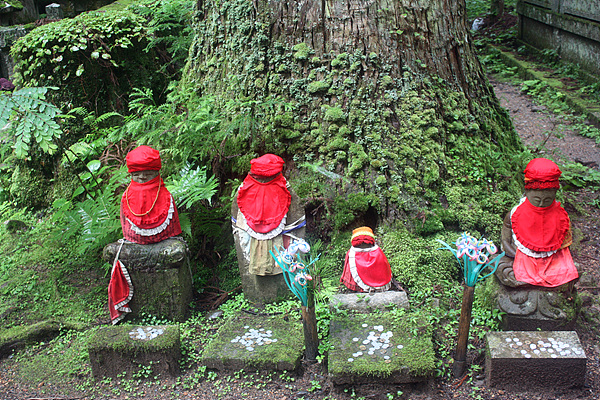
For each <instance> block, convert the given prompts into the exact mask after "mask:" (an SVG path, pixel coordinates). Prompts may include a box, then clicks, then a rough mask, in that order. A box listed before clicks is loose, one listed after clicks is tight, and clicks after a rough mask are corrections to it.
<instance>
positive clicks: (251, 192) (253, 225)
mask: <svg viewBox="0 0 600 400" xmlns="http://www.w3.org/2000/svg"><path fill="white" fill-rule="evenodd" d="M250 165H251V166H250V173H249V174H248V175H247V176H246V178H245V179H244V182H243V183H242V185H241V186H240V187H239V189H238V190H237V195H236V200H235V201H234V202H233V204H232V207H231V224H232V229H233V237H234V241H235V246H236V251H237V257H238V264H239V268H240V275H241V278H242V287H243V290H244V294H245V295H246V297H248V298H249V299H251V300H252V301H258V302H268V301H274V300H276V299H277V298H278V297H284V296H288V295H289V290H288V288H287V286H286V285H285V281H284V278H283V275H282V270H281V267H279V265H277V263H276V262H275V260H274V259H273V257H271V255H270V254H269V251H270V250H273V248H274V246H278V248H280V247H281V246H283V247H284V248H287V247H288V246H289V245H290V241H291V240H292V239H295V238H302V237H304V231H305V225H306V221H305V215H304V209H303V208H302V207H301V206H300V204H299V203H300V202H299V199H298V196H297V195H296V194H295V193H294V191H293V190H292V189H291V188H290V187H289V184H288V182H287V180H286V179H285V177H284V176H283V174H282V171H283V166H284V161H283V159H282V158H281V157H279V156H276V155H274V154H265V155H263V156H262V157H259V158H255V159H253V160H252V161H251V162H250Z"/></svg>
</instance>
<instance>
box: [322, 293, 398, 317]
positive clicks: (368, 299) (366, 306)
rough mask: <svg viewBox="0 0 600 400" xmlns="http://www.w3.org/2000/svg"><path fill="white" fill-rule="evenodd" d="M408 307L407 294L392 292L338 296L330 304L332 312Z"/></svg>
mask: <svg viewBox="0 0 600 400" xmlns="http://www.w3.org/2000/svg"><path fill="white" fill-rule="evenodd" d="M408 306H409V304H408V296H407V295H406V292H398V291H392V290H389V291H387V292H378V293H348V294H336V295H334V296H332V298H331V300H330V302H329V308H330V309H331V310H332V311H333V310H335V309H338V310H354V311H358V312H369V311H374V310H380V311H385V310H386V309H387V308H388V307H400V308H408Z"/></svg>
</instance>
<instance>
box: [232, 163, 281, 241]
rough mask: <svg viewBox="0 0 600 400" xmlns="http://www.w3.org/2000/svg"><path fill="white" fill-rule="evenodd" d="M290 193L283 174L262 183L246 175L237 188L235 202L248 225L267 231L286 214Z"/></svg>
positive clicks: (279, 222)
mask: <svg viewBox="0 0 600 400" xmlns="http://www.w3.org/2000/svg"><path fill="white" fill-rule="evenodd" d="M291 202H292V195H291V194H290V191H289V190H288V188H287V182H286V180H285V178H284V177H283V175H281V174H279V175H277V177H275V178H274V179H273V180H271V181H269V182H266V183H263V182H259V181H257V180H256V179H254V178H253V177H252V176H251V175H250V174H248V176H246V179H244V182H243V183H242V186H241V187H240V189H239V190H238V196H237V204H238V207H239V209H240V211H241V212H242V214H244V217H245V218H246V222H247V223H248V226H249V227H250V228H251V229H252V230H253V231H255V232H258V233H267V232H271V231H272V230H273V229H275V228H277V227H278V226H279V225H280V224H281V221H282V220H283V218H284V217H285V216H286V214H287V212H288V210H289V208H290V204H291Z"/></svg>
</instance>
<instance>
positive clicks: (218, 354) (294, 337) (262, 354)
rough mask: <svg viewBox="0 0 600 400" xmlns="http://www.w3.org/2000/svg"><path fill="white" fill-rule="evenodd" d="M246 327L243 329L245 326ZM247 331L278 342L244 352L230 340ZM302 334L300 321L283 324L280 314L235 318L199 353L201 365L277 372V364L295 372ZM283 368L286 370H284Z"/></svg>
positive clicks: (224, 325) (241, 347) (300, 352)
mask: <svg viewBox="0 0 600 400" xmlns="http://www.w3.org/2000/svg"><path fill="white" fill-rule="evenodd" d="M246 326H247V327H248V328H245V327H246ZM248 329H264V331H267V330H270V331H271V332H272V336H271V338H273V339H277V342H275V343H270V344H266V345H263V346H255V347H254V350H253V351H248V350H246V348H245V346H241V345H239V343H232V339H235V338H236V337H239V336H243V335H244V333H245V332H246V331H247V330H248ZM303 344H304V335H303V330H302V324H301V323H300V322H299V321H286V320H285V319H284V317H283V316H282V315H275V316H270V317H263V316H256V317H253V316H245V315H237V316H234V317H232V318H230V319H229V320H228V321H227V322H225V323H224V324H223V326H221V328H219V331H218V333H217V335H216V336H215V337H214V339H213V340H212V341H211V342H210V343H209V344H208V345H207V346H206V348H205V349H204V351H203V352H202V355H201V358H202V362H203V363H205V364H207V365H209V366H230V367H234V368H236V369H240V368H248V367H251V368H252V369H269V368H274V369H277V368H278V366H279V365H286V366H289V368H287V369H288V370H294V369H296V368H297V367H298V366H299V364H300V358H301V356H302V349H303ZM284 369H285V368H284Z"/></svg>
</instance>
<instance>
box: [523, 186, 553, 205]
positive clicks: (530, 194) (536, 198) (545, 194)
mask: <svg viewBox="0 0 600 400" xmlns="http://www.w3.org/2000/svg"><path fill="white" fill-rule="evenodd" d="M556 191H557V189H527V190H525V197H527V200H529V202H530V203H531V204H533V205H534V206H535V207H549V206H551V205H552V203H554V199H555V198H556Z"/></svg>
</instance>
